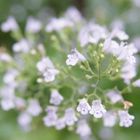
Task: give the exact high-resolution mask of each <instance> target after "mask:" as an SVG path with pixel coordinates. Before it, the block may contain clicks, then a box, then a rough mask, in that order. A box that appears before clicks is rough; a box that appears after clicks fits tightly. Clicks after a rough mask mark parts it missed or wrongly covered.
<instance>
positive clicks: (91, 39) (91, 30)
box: [79, 23, 107, 47]
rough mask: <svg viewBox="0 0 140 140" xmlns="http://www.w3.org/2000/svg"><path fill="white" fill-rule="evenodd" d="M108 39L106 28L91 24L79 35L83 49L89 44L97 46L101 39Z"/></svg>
mask: <svg viewBox="0 0 140 140" xmlns="http://www.w3.org/2000/svg"><path fill="white" fill-rule="evenodd" d="M106 37H107V30H106V28H105V27H101V26H99V25H97V24H92V23H89V24H87V25H86V26H85V27H83V28H82V29H81V31H80V33H79V41H80V44H81V47H84V46H86V45H88V44H89V43H92V44H97V43H98V42H99V41H100V40H101V39H105V38H106Z"/></svg>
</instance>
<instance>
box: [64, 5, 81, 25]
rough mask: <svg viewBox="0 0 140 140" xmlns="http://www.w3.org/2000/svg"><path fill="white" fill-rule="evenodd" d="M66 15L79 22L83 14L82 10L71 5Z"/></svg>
mask: <svg viewBox="0 0 140 140" xmlns="http://www.w3.org/2000/svg"><path fill="white" fill-rule="evenodd" d="M65 17H66V18H67V19H69V20H71V21H73V22H74V23H78V22H81V21H82V16H81V14H80V12H79V11H78V10H77V9H76V8H75V7H70V8H68V10H67V11H66V13H65Z"/></svg>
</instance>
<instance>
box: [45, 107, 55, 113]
mask: <svg viewBox="0 0 140 140" xmlns="http://www.w3.org/2000/svg"><path fill="white" fill-rule="evenodd" d="M57 109H58V108H57V107H56V106H47V108H46V109H45V111H46V112H47V113H48V114H53V113H56V112H57Z"/></svg>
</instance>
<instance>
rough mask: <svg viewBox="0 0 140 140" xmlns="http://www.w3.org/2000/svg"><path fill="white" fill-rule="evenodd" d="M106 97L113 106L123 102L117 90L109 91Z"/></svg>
mask: <svg viewBox="0 0 140 140" xmlns="http://www.w3.org/2000/svg"><path fill="white" fill-rule="evenodd" d="M107 97H108V98H109V99H110V101H111V102H112V103H113V104H115V103H117V102H121V101H123V97H122V96H121V95H120V92H119V91H118V90H110V91H109V92H108V93H107Z"/></svg>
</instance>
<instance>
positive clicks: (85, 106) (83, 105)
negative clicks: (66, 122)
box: [77, 99, 91, 115]
mask: <svg viewBox="0 0 140 140" xmlns="http://www.w3.org/2000/svg"><path fill="white" fill-rule="evenodd" d="M90 109H91V107H90V105H89V103H88V102H87V100H86V99H81V100H80V101H79V105H78V106H77V111H78V112H80V113H81V114H82V115H87V114H88V113H89V110H90Z"/></svg>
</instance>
